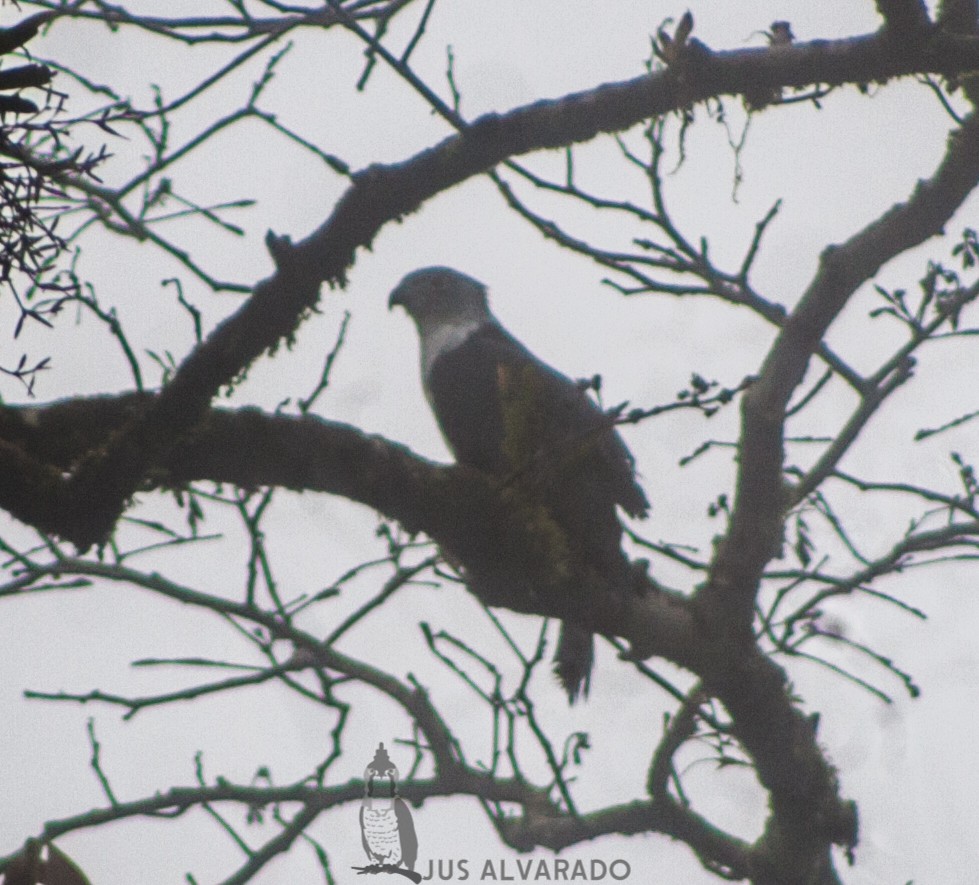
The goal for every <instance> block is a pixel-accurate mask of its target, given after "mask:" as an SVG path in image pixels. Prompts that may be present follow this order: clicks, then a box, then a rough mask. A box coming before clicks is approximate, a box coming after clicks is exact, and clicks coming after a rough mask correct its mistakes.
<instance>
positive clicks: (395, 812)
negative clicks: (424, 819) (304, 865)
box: [360, 743, 421, 881]
mask: <svg viewBox="0 0 979 885" xmlns="http://www.w3.org/2000/svg"><path fill="white" fill-rule="evenodd" d="M360 834H361V839H362V841H363V843H364V851H365V852H367V858H368V860H370V862H371V863H372V864H376V865H379V866H384V867H393V868H397V867H400V866H401V865H402V864H404V866H405V867H407V868H408V870H414V869H415V861H416V860H417V858H418V837H417V836H416V835H415V824H414V821H412V819H411V812H410V811H409V810H408V806H407V805H406V804H405V801H404V799H402V798H400V797H399V796H398V768H397V766H396V765H395V764H394V763H393V762H392V761H391V757H390V756H388V751H387V750H385V749H384V744H383V743H382V744H378V745H377V750H376V752H375V753H374V758H373V759H372V760H371V762H370V764H369V765H368V766H367V768H366V769H365V770H364V798H363V801H362V802H361V807H360ZM408 878H410V879H412V881H420V879H421V877H420V876H418V878H417V879H416V878H415V877H414V876H409V877H408Z"/></svg>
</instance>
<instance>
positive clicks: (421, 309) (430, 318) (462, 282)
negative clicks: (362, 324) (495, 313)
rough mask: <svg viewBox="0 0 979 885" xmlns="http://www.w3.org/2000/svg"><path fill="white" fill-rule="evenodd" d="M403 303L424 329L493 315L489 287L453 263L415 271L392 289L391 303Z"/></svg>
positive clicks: (476, 322)
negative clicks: (489, 299)
mask: <svg viewBox="0 0 979 885" xmlns="http://www.w3.org/2000/svg"><path fill="white" fill-rule="evenodd" d="M396 304H400V305H401V306H402V307H403V308H404V309H405V310H406V311H408V315H409V316H410V317H411V318H412V319H413V320H414V321H415V322H416V323H417V324H418V328H419V329H421V330H425V329H431V328H433V327H438V326H446V325H454V326H459V325H466V326H475V325H479V324H480V323H482V322H485V321H487V320H489V319H490V312H489V307H488V306H487V303H486V287H485V286H484V285H483V284H482V283H481V282H479V280H474V279H473V278H472V277H467V276H466V275H465V274H464V273H459V271H457V270H452V268H451V267H423V268H421V270H416V271H412V272H411V273H410V274H408V276H406V277H405V278H404V279H403V280H402V281H401V282H400V283H398V285H397V287H396V288H395V290H394V291H393V292H392V293H391V297H390V298H389V299H388V307H389V308H391V307H394V306H395V305H396Z"/></svg>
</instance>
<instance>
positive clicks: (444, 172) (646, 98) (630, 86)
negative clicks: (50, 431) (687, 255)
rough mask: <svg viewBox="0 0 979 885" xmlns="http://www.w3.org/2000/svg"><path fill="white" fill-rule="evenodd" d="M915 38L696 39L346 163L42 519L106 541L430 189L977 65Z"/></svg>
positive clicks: (956, 47) (950, 48) (943, 44)
mask: <svg viewBox="0 0 979 885" xmlns="http://www.w3.org/2000/svg"><path fill="white" fill-rule="evenodd" d="M926 37H927V39H926ZM912 43H913V45H910V44H906V43H905V44H902V45H901V47H899V48H897V47H895V46H893V45H892V43H891V42H889V41H888V40H886V39H884V38H883V37H881V36H879V35H872V36H868V37H859V38H852V39H849V40H841V41H828V42H827V41H819V42H813V43H808V44H799V45H793V46H788V47H778V48H777V51H776V50H773V49H767V48H766V49H751V50H739V51H736V52H724V53H710V52H708V51H707V50H706V49H704V48H703V47H702V46H701V45H700V44H696V43H693V44H691V45H690V46H688V47H687V49H686V50H685V52H684V53H683V56H682V58H679V59H677V60H676V63H675V64H674V66H673V67H671V68H669V69H667V70H665V71H660V72H656V73H653V74H650V75H647V76H644V77H639V78H636V79H634V80H631V81H627V82H624V83H614V84H608V85H605V86H601V87H598V88H597V89H593V90H590V91H587V92H581V93H576V94H573V95H569V96H566V97H565V98H562V99H560V100H557V101H541V102H537V103H535V104H532V105H529V106H526V107H523V108H518V109H516V110H514V111H511V112H510V113H508V114H505V115H496V114H489V115H487V116H485V117H482V118H480V119H478V120H476V121H475V122H474V123H473V124H472V125H471V126H469V127H468V128H467V129H466V130H465V131H464V132H462V133H461V134H458V135H454V136H452V137H450V138H449V139H447V140H446V141H444V142H443V143H442V144H440V145H438V146H436V147H434V148H432V149H430V150H427V151H424V152H422V153H421V154H419V155H417V156H416V157H413V158H412V159H410V160H408V161H406V162H405V163H402V164H395V165H391V166H380V165H376V166H371V167H369V168H368V169H366V170H364V171H363V172H361V173H359V174H357V175H355V176H354V182H353V185H352V186H351V188H350V189H349V190H348V192H347V194H346V195H345V196H344V197H343V199H341V201H340V202H339V204H338V205H337V207H336V208H335V210H334V212H333V214H332V215H331V216H330V218H329V219H328V220H327V221H326V222H325V223H324V224H323V225H322V226H321V227H320V228H319V229H318V230H317V231H315V232H314V233H313V234H311V235H310V236H309V237H307V238H306V239H305V240H303V241H302V242H301V243H298V244H296V245H292V244H291V243H290V242H289V241H288V239H286V238H277V237H270V239H269V246H270V249H271V250H272V252H273V256H274V257H275V259H276V264H277V268H278V270H277V272H276V273H275V274H274V275H273V276H272V277H270V278H269V279H267V280H265V281H263V282H261V283H259V284H258V285H257V286H256V287H255V288H254V290H253V293H252V296H251V298H250V299H249V300H248V302H247V303H246V304H245V305H243V306H242V308H241V309H240V310H239V311H238V312H237V313H236V314H234V315H233V316H232V317H230V318H229V319H228V320H226V321H225V322H224V323H222V324H221V325H219V326H218V327H217V328H216V329H214V331H213V332H212V333H211V335H210V336H209V337H208V338H207V340H205V341H204V342H203V343H202V344H201V345H200V346H198V347H197V348H196V349H195V350H194V351H193V352H192V353H191V354H190V355H189V356H188V357H187V358H186V359H185V360H184V362H183V364H182V365H181V366H180V368H179V369H178V371H177V372H176V373H175V375H174V377H173V379H172V380H171V381H170V383H169V384H168V385H167V386H166V388H165V389H164V390H163V392H162V394H161V395H160V396H159V397H157V398H156V399H154V400H153V401H152V403H151V404H149V405H148V406H147V408H146V409H145V411H144V412H142V413H141V414H139V415H138V416H135V417H134V418H133V419H132V420H131V421H130V422H129V423H128V424H127V425H126V426H125V427H123V428H120V430H119V431H118V432H117V433H116V434H114V435H113V436H112V437H111V438H110V439H109V440H107V441H106V442H105V444H104V445H103V446H101V447H100V448H99V449H97V450H93V451H91V452H89V453H88V454H87V455H86V456H85V457H84V458H82V459H81V460H80V461H79V463H78V464H77V465H76V466H75V468H74V470H73V472H72V474H71V475H70V476H69V477H67V478H60V477H58V478H54V477H51V476H48V477H47V478H46V479H47V481H46V482H45V484H44V486H43V489H44V490H46V493H47V494H48V495H50V496H51V497H52V498H55V497H56V498H58V500H59V504H60V507H59V516H58V518H57V520H55V521H54V522H53V523H51V524H49V525H47V526H46V528H47V529H48V530H51V531H54V532H56V533H57V534H59V535H60V536H62V537H64V538H67V539H69V540H71V541H72V542H73V543H75V544H76V545H77V546H78V547H79V548H81V549H84V548H87V547H88V546H90V545H92V544H94V543H97V542H101V541H104V540H105V538H106V537H107V536H108V533H109V532H110V531H111V529H112V527H113V525H114V524H115V521H116V519H117V518H118V516H119V514H120V513H121V512H122V510H123V509H124V507H125V505H126V502H127V501H128V500H129V499H130V497H131V496H132V495H133V493H134V492H135V491H136V489H137V488H138V486H139V484H140V482H141V480H142V478H143V477H144V476H145V474H146V473H147V471H148V470H150V469H151V467H152V466H153V465H154V464H156V463H159V462H160V461H161V460H162V458H163V457H164V456H165V454H166V453H167V452H168V451H169V450H170V448H171V447H172V446H173V445H174V443H175V441H176V439H178V438H179V437H180V436H181V435H182V434H183V433H185V432H186V431H187V430H188V429H189V428H190V427H191V426H193V425H194V424H195V423H197V421H198V419H199V418H200V416H201V415H202V413H203V410H204V409H205V408H206V407H207V405H208V403H209V402H210V400H211V398H212V397H213V396H214V395H215V394H216V393H217V392H218V390H219V389H220V388H221V387H222V386H224V385H227V384H230V383H232V382H233V381H234V379H235V378H236V377H238V376H239V375H240V373H241V372H242V371H244V370H245V369H246V368H247V367H248V366H249V365H251V363H252V362H253V361H254V360H255V359H256V358H258V357H259V356H260V355H261V354H262V353H263V352H264V351H265V350H267V349H269V348H274V347H275V346H277V345H278V344H279V343H280V342H281V341H283V340H285V339H288V338H289V337H290V336H292V335H293V334H294V333H295V331H296V328H297V327H298V325H299V323H300V321H301V319H302V317H303V316H304V315H305V314H306V313H307V312H308V311H309V310H310V309H311V308H312V307H313V306H314V305H315V304H316V301H317V300H318V296H319V286H320V284H321V283H322V282H323V281H329V282H330V283H331V284H336V283H342V282H343V281H344V279H345V275H346V273H347V271H348V269H349V268H350V267H351V266H352V264H353V261H354V256H355V252H356V250H357V249H358V248H360V247H362V246H369V245H370V244H371V242H372V241H373V239H374V237H375V236H376V234H377V233H378V231H379V230H380V229H381V227H382V226H383V225H384V224H386V223H387V222H389V221H391V220H394V219H397V218H400V217H402V216H403V215H405V214H407V213H409V212H412V211H414V210H416V209H417V208H418V207H419V206H421V205H422V203H424V202H425V201H426V200H427V199H429V198H430V197H432V196H434V195H435V194H437V193H440V192H442V191H444V190H446V189H448V188H450V187H452V186H453V185H455V184H458V183H460V182H462V181H464V180H466V179H467V178H470V177H472V176H473V175H477V174H480V173H482V172H486V171H487V170H489V169H491V168H492V167H493V166H494V165H496V164H497V163H499V162H501V161H503V160H505V159H506V158H508V157H511V156H516V155H519V154H525V153H528V152H530V151H535V150H541V149H545V148H554V147H562V146H565V145H568V144H572V143H575V142H581V141H586V140H588V139H591V138H593V137H594V136H596V135H598V134H599V133H601V132H616V131H621V130H623V129H626V128H628V127H629V126H632V125H634V124H636V123H638V122H640V121H642V120H645V119H648V118H650V117H654V116H657V115H660V114H663V113H666V112H668V111H671V110H676V109H679V108H682V107H685V106H687V105H689V104H690V103H692V102H696V101H701V100H703V99H706V98H708V97H711V96H716V95H722V94H739V93H744V92H745V91H751V90H757V89H759V88H766V87H781V86H794V85H805V84H810V83H813V82H823V83H842V82H864V81H868V80H881V79H886V78H888V77H892V76H898V75H901V74H910V73H922V72H931V73H956V72H961V71H963V70H973V69H979V40H977V39H975V38H970V37H962V36H956V35H949V34H945V33H944V32H938V33H937V34H933V33H931V32H929V33H928V34H927V35H924V34H923V35H922V39H920V40H918V41H912ZM32 472H33V473H35V474H37V473H38V472H39V471H37V470H36V469H35V470H33V471H32ZM766 491H769V489H766Z"/></svg>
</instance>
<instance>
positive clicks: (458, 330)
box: [419, 317, 487, 381]
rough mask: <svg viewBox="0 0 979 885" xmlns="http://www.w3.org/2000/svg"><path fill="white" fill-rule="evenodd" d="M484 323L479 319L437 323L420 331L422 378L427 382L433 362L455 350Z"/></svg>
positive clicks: (484, 321)
mask: <svg viewBox="0 0 979 885" xmlns="http://www.w3.org/2000/svg"><path fill="white" fill-rule="evenodd" d="M486 322H487V321H486V320H485V319H483V318H481V317H473V318H472V319H464V320H459V321H458V322H454V323H439V324H438V325H434V326H430V327H428V328H425V329H421V330H420V331H421V334H420V336H419V337H420V338H421V357H422V378H424V379H426V381H427V380H428V376H429V373H430V372H431V371H432V366H434V365H435V361H436V360H437V359H438V358H439V357H440V356H442V354H443V353H448V352H449V351H450V350H455V349H456V348H457V347H458V346H459V345H460V344H462V343H463V342H464V341H465V340H466V339H467V338H468V337H469V336H470V335H472V333H473V332H475V331H476V330H477V329H479V328H480V327H481V326H484V325H485V324H486Z"/></svg>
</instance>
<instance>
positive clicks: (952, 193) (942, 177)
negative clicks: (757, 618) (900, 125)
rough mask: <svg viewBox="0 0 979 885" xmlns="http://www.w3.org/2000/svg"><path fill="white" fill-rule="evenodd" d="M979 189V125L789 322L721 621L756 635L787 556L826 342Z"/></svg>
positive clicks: (754, 392)
mask: <svg viewBox="0 0 979 885" xmlns="http://www.w3.org/2000/svg"><path fill="white" fill-rule="evenodd" d="M977 183H979V118H977V117H976V115H972V116H971V117H969V118H968V119H967V120H966V122H965V124H964V125H963V127H962V128H961V129H960V130H959V131H958V132H956V133H955V134H954V135H953V136H952V137H951V139H950V143H949V150H948V153H947V154H946V156H945V158H944V160H943V161H942V163H941V165H940V167H939V168H938V170H937V172H936V173H935V175H934V177H933V178H931V179H930V180H928V181H922V182H919V183H918V185H917V187H916V188H915V191H914V193H913V194H912V195H911V197H910V198H909V199H908V201H907V202H905V203H900V204H898V205H896V206H894V207H893V208H891V209H890V210H888V211H887V212H886V213H884V215H883V216H881V218H879V219H878V220H876V221H874V222H873V223H872V224H870V225H868V226H867V227H866V228H864V230H862V231H860V232H859V233H858V234H855V235H854V236H853V237H851V238H850V239H849V240H848V241H847V242H846V243H844V244H843V245H841V246H830V247H828V248H827V249H826V250H825V251H824V252H823V254H822V257H821V260H820V267H819V270H818V272H817V274H816V277H815V278H814V279H813V281H812V283H811V284H810V286H809V288H808V290H807V291H806V292H805V294H804V295H803V297H802V299H801V300H800V302H799V304H798V306H797V307H796V308H795V310H793V312H792V314H791V315H790V316H789V317H788V318H787V320H786V321H785V324H784V326H783V328H782V331H781V333H780V334H779V336H778V338H777V339H776V340H775V343H774V344H773V346H772V348H771V350H770V351H769V354H768V356H767V358H766V360H765V363H764V365H763V366H762V370H761V373H760V375H759V378H758V380H757V381H756V382H755V384H753V385H752V386H751V388H749V389H748V391H746V393H745V395H744V398H743V400H742V429H741V441H740V451H741V460H740V470H739V474H738V480H737V492H736V498H735V505H734V510H733V512H732V517H731V523H730V529H729V531H728V534H727V536H726V537H725V539H724V541H723V543H722V545H721V547H720V550H719V551H718V555H717V557H716V559H715V561H714V564H713V567H712V569H711V574H710V579H709V580H708V582H707V583H706V584H705V585H704V588H703V589H702V591H701V594H700V595H701V597H702V599H703V602H704V603H705V604H706V603H713V602H714V601H716V603H717V605H716V607H714V608H713V611H714V612H715V614H716V615H717V616H719V617H721V618H722V619H724V620H725V621H726V622H728V623H741V624H742V625H743V629H744V630H747V629H748V625H749V624H750V621H751V614H752V609H753V605H754V599H755V594H756V593H757V590H758V586H759V581H760V579H761V575H762V571H763V569H764V567H765V564H766V563H767V562H768V561H769V560H770V559H771V558H772V557H773V556H776V555H778V552H779V550H780V547H781V543H782V528H783V519H784V514H785V512H786V507H787V505H788V503H789V501H790V499H791V494H790V493H789V491H788V490H787V489H786V487H785V485H784V480H783V466H784V433H785V413H786V409H787V407H788V404H789V400H790V398H791V397H792V395H793V393H794V391H795V390H796V388H797V387H798V386H799V384H800V383H801V382H802V379H803V377H804V375H805V372H806V369H807V368H808V366H809V361H810V359H811V357H812V355H813V354H814V353H815V352H816V351H817V350H818V347H819V345H820V343H821V341H822V340H823V336H824V335H825V333H826V330H827V329H828V328H829V326H830V324H831V323H832V322H833V321H834V320H835V319H836V317H837V316H838V315H839V313H840V311H841V310H842V309H843V307H844V306H845V305H846V303H847V302H848V300H849V298H850V297H851V296H852V295H853V293H854V292H855V291H856V290H857V288H858V287H859V286H861V285H862V284H863V283H865V282H866V281H867V280H869V279H871V278H872V277H873V276H874V274H876V273H877V271H878V270H879V269H880V268H881V267H882V266H883V265H884V264H885V263H886V262H887V261H889V260H890V259H892V258H893V257H895V256H896V255H899V254H901V253H902V252H904V251H906V250H908V249H910V248H912V247H914V246H917V245H919V244H920V243H923V242H924V241H925V240H927V239H928V238H929V237H932V236H935V235H937V234H939V233H941V232H942V230H943V229H944V226H945V224H946V223H947V222H948V221H949V219H950V218H951V217H952V215H953V213H954V212H955V211H956V210H957V209H958V208H959V207H960V206H961V205H962V203H963V201H964V200H965V198H966V197H967V196H968V195H969V194H970V193H971V192H972V190H973V189H974V188H975V187H976V184H977Z"/></svg>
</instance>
